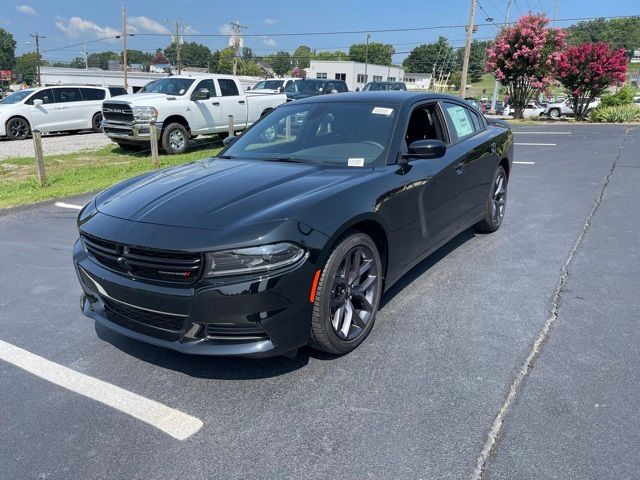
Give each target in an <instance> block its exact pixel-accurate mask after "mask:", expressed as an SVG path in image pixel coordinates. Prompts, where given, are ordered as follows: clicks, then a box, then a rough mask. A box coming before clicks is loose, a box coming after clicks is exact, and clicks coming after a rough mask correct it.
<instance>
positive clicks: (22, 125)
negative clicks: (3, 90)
mask: <svg viewBox="0 0 640 480" xmlns="http://www.w3.org/2000/svg"><path fill="white" fill-rule="evenodd" d="M109 98H111V93H110V92H109V89H107V88H105V87H86V86H71V85H65V86H55V87H41V88H27V89H25V90H20V91H19V92H16V93H14V94H12V95H9V96H8V97H7V98H5V99H3V100H2V101H0V137H4V136H6V137H9V138H10V139H11V140H23V139H25V138H28V137H29V135H30V134H31V132H32V131H33V130H36V129H37V130H40V131H41V132H42V133H51V132H67V131H79V130H93V131H94V132H99V131H100V130H101V125H102V112H101V107H102V102H103V100H105V99H109Z"/></svg>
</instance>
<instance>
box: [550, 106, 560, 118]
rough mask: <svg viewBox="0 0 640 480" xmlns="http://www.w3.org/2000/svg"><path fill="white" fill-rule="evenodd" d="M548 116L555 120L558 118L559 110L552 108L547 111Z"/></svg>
mask: <svg viewBox="0 0 640 480" xmlns="http://www.w3.org/2000/svg"><path fill="white" fill-rule="evenodd" d="M549 116H550V117H551V118H555V119H556V120H557V119H558V118H560V110H559V109H558V108H552V109H551V110H549Z"/></svg>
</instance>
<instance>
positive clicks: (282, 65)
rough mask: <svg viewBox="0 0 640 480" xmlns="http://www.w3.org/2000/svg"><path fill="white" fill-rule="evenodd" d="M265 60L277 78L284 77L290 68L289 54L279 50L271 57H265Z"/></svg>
mask: <svg viewBox="0 0 640 480" xmlns="http://www.w3.org/2000/svg"><path fill="white" fill-rule="evenodd" d="M265 60H266V61H267V63H268V64H269V65H270V66H271V68H272V69H273V71H274V72H275V73H276V75H278V76H279V77H282V76H284V75H285V74H286V73H287V72H288V71H289V70H291V67H292V65H291V60H292V59H291V54H290V53H289V52H285V51H284V50H280V51H279V52H277V53H274V54H272V55H267V56H266V57H265Z"/></svg>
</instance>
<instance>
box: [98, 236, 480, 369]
mask: <svg viewBox="0 0 640 480" xmlns="http://www.w3.org/2000/svg"><path fill="white" fill-rule="evenodd" d="M475 235H476V234H475V233H474V231H473V230H472V229H467V230H465V231H464V232H462V233H461V234H460V235H458V236H457V237H455V238H454V239H453V240H451V241H450V242H448V243H447V244H445V245H444V246H442V247H441V248H440V249H439V250H437V251H436V252H434V253H433V254H431V255H430V256H429V257H428V258H426V259H425V260H423V261H422V262H420V263H419V264H418V265H416V266H415V267H414V268H413V269H411V270H410V271H409V272H408V273H407V274H406V275H405V276H404V277H402V278H401V279H400V280H399V281H398V282H397V283H396V284H395V285H394V286H393V287H391V289H390V290H388V291H387V292H386V293H385V294H384V295H383V296H382V299H381V301H380V309H383V308H384V307H385V305H387V304H388V303H389V302H390V301H391V300H392V299H393V298H394V297H395V296H396V295H397V294H398V293H400V292H401V291H402V290H403V289H404V288H406V287H408V286H409V285H410V284H411V283H412V282H414V281H415V280H416V279H418V278H419V277H420V276H421V275H423V274H424V273H425V272H427V271H428V270H429V269H430V268H431V267H433V266H434V265H436V264H437V263H438V262H439V261H440V260H442V259H443V258H445V257H446V256H447V255H449V254H450V253H451V252H453V251H454V250H455V249H456V248H458V247H459V246H461V245H463V244H464V243H466V242H467V241H469V240H471V239H472V238H474V237H475ZM95 329H96V334H97V335H98V337H99V338H100V339H101V340H103V341H105V342H108V343H110V344H111V345H113V346H114V347H116V348H117V349H118V350H120V351H122V352H124V353H126V354H127V355H131V356H133V357H135V358H138V359H140V360H143V361H144V362H147V363H150V364H153V365H157V366H158V367H162V368H166V369H169V370H174V371H177V372H181V373H183V374H185V375H189V376H191V377H195V378H207V379H217V380H253V379H260V378H270V377H276V376H279V375H284V374H287V373H291V372H293V371H295V370H298V369H300V368H302V367H304V366H306V365H307V364H308V363H309V359H310V358H313V359H316V360H332V359H335V358H337V357H338V355H331V354H328V353H323V352H319V351H316V350H314V349H312V348H310V347H303V348H300V349H299V350H298V353H297V355H296V356H295V357H293V358H289V357H283V356H280V357H269V358H241V357H209V356H200V355H186V354H183V353H179V352H175V351H173V350H168V349H165V348H162V347H158V346H155V345H150V344H146V343H143V342H139V341H137V340H133V339H131V338H129V337H125V336H124V335H120V334H118V333H116V332H113V331H112V330H110V329H108V328H106V327H104V326H102V325H101V324H99V323H96V325H95Z"/></svg>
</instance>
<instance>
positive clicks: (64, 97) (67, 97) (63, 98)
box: [54, 88, 82, 103]
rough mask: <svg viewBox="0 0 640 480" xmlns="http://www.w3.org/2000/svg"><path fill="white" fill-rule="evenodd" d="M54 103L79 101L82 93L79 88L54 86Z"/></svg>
mask: <svg viewBox="0 0 640 480" xmlns="http://www.w3.org/2000/svg"><path fill="white" fill-rule="evenodd" d="M54 95H55V97H56V103H72V102H81V101H82V95H81V94H80V89H79V88H56V89H55V90H54Z"/></svg>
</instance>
